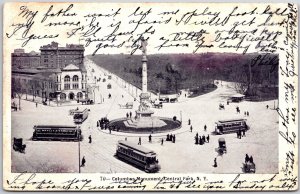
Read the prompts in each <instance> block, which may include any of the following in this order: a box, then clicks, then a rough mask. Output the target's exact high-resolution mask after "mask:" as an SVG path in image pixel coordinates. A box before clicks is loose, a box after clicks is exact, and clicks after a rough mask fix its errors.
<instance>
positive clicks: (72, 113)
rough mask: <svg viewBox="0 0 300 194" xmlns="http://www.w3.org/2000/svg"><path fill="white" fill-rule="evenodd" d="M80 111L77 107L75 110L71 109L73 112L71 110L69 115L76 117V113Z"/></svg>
mask: <svg viewBox="0 0 300 194" xmlns="http://www.w3.org/2000/svg"><path fill="white" fill-rule="evenodd" d="M78 111H79V108H78V107H77V108H74V109H71V110H69V115H74V114H75V113H76V112H78Z"/></svg>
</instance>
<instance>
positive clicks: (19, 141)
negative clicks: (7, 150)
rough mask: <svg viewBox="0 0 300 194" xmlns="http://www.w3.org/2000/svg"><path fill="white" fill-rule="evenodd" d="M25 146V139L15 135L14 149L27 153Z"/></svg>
mask: <svg viewBox="0 0 300 194" xmlns="http://www.w3.org/2000/svg"><path fill="white" fill-rule="evenodd" d="M25 148H26V145H25V144H23V139H22V138H15V137H14V143H13V149H14V150H15V151H17V152H21V153H25Z"/></svg>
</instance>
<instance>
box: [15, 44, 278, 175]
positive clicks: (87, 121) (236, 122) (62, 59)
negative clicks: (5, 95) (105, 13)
mask: <svg viewBox="0 0 300 194" xmlns="http://www.w3.org/2000/svg"><path fill="white" fill-rule="evenodd" d="M140 44H141V46H142V48H141V49H142V50H141V51H140V53H142V54H137V55H126V54H114V55H101V54H99V55H94V56H91V55H85V51H84V47H83V45H79V44H67V45H65V46H59V43H56V42H51V44H48V45H42V46H41V47H40V50H39V51H31V52H26V51H25V50H24V49H20V48H19V49H15V50H14V53H11V57H12V82H11V83H12V88H11V94H12V105H11V107H12V140H13V150H12V172H38V173H47V172H54V173H66V172H69V173H72V172H76V173H78V172H82V173H84V172H88V173H96V172H100V173H119V172H122V173H150V172H153V173H160V172H166V173H168V172H169V173H175V172H177V173H187V172H189V173H193V172H198V173H199V172H200V173H277V172H278V140H277V139H278V135H277V134H278V116H277V112H276V108H277V107H278V61H279V60H278V55H276V54H272V55H271V54H266V55H262V54H257V53H251V54H247V55H240V54H232V53H201V54H161V55H148V54H147V53H146V51H147V41H146V40H143V39H142V40H141V41H140ZM265 61H267V62H268V63H269V65H268V66H263V67H261V66H260V65H261V63H262V62H265ZM120 63H121V64H120ZM62 148H63V149H62ZM175 150H176V151H175ZM187 150H188V151H187ZM204 156H205V157H204ZM174 161H177V162H176V163H174Z"/></svg>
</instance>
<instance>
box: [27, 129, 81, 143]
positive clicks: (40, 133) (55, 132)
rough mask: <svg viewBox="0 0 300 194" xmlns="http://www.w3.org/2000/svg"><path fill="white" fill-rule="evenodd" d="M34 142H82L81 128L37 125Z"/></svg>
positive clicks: (33, 136) (33, 137)
mask: <svg viewBox="0 0 300 194" xmlns="http://www.w3.org/2000/svg"><path fill="white" fill-rule="evenodd" d="M33 129H34V132H33V135H32V140H34V141H43V140H44V141H55V140H58V141H81V140H82V135H81V129H80V127H79V126H68V125H35V126H34V127H33Z"/></svg>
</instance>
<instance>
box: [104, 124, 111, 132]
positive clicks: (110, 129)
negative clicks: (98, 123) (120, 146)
mask: <svg viewBox="0 0 300 194" xmlns="http://www.w3.org/2000/svg"><path fill="white" fill-rule="evenodd" d="M105 126H106V125H105ZM109 134H111V128H109Z"/></svg>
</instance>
